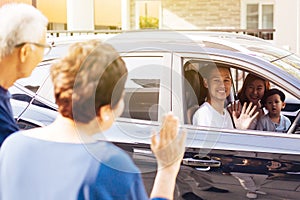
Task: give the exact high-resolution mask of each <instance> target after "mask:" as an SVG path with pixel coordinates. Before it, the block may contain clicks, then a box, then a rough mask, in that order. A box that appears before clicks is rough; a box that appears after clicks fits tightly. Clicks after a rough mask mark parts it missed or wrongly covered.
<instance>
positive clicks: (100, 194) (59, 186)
mask: <svg viewBox="0 0 300 200" xmlns="http://www.w3.org/2000/svg"><path fill="white" fill-rule="evenodd" d="M0 199H1V200H19V199H23V200H27V199H28V200H35V199H43V200H48V199H49V200H54V199H55V200H56V199H105V200H112V199H120V200H121V199H122V200H126V199H128V200H129V199H133V200H134V199H136V200H143V199H148V196H147V193H146V191H145V188H144V185H143V181H142V179H141V176H140V171H139V169H138V168H137V167H136V166H135V165H134V163H133V162H132V160H131V159H130V157H129V156H128V155H127V154H126V153H125V152H123V151H122V150H121V149H119V148H118V147H116V146H114V145H113V144H111V143H108V142H96V143H90V144H85V145H83V144H74V143H60V142H52V141H46V140H41V139H37V138H32V137H28V136H26V135H24V134H22V132H18V133H16V134H13V135H11V136H10V137H8V138H7V139H6V140H5V142H4V143H3V146H2V148H1V151H0ZM154 199H155V198H154ZM156 199H157V200H158V199H161V198H156Z"/></svg>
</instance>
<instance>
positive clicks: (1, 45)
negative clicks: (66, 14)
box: [0, 3, 48, 60]
mask: <svg viewBox="0 0 300 200" xmlns="http://www.w3.org/2000/svg"><path fill="white" fill-rule="evenodd" d="M47 24H48V19H47V18H46V17H45V16H44V15H43V14H42V13H41V12H40V11H39V10H37V9H36V8H34V7H33V6H31V5H29V4H24V3H9V4H5V5H3V6H2V7H0V60H1V59H2V58H3V57H5V56H7V55H9V54H11V53H12V52H13V50H14V48H15V46H16V45H17V44H20V43H23V42H39V41H40V40H41V39H42V37H43V34H44V32H45V28H46V26H47Z"/></svg>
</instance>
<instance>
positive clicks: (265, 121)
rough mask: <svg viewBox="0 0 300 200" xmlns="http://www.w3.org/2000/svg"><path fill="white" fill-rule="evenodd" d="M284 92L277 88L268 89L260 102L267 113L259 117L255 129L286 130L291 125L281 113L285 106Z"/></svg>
mask: <svg viewBox="0 0 300 200" xmlns="http://www.w3.org/2000/svg"><path fill="white" fill-rule="evenodd" d="M284 101H285V94H284V93H283V92H282V91H281V90H278V89H275V88H274V89H270V90H268V91H267V92H266V93H265V95H264V96H263V98H262V100H261V103H262V105H263V106H264V107H265V108H266V109H267V110H268V113H267V114H266V115H264V116H263V117H261V118H260V120H259V121H258V124H257V128H256V129H257V130H262V131H274V132H287V130H288V128H289V127H290V125H291V121H290V120H289V118H287V117H286V116H284V115H283V114H282V113H281V110H282V109H283V108H284V107H285V102H284Z"/></svg>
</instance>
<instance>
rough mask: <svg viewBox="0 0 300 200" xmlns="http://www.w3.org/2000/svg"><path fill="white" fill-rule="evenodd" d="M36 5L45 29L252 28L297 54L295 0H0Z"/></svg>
mask: <svg viewBox="0 0 300 200" xmlns="http://www.w3.org/2000/svg"><path fill="white" fill-rule="evenodd" d="M6 2H25V3H29V4H32V5H34V6H36V7H37V8H38V9H40V10H41V11H42V12H43V13H44V14H45V15H46V16H47V17H48V19H49V22H50V23H49V27H48V29H49V30H57V31H61V30H69V31H76V30H77V31H78V30H82V31H93V30H99V29H101V30H103V29H104V30H112V29H117V30H137V29H143V28H151V29H168V30H183V29H185V30H218V31H220V30H222V31H233V32H247V33H249V32H255V31H258V33H259V35H257V36H259V37H262V38H268V39H272V41H273V42H274V43H276V44H278V45H280V46H283V47H285V48H287V49H289V50H291V51H293V52H295V53H297V54H299V55H300V0H285V1H283V0H222V1H221V0H109V1H107V0H51V1H49V0H0V4H3V3H6Z"/></svg>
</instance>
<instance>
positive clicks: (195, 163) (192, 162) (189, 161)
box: [182, 158, 221, 168]
mask: <svg viewBox="0 0 300 200" xmlns="http://www.w3.org/2000/svg"><path fill="white" fill-rule="evenodd" d="M182 162H183V164H184V165H187V166H190V167H206V168H211V167H220V166H221V162H220V161H217V160H213V159H210V160H202V159H195V158H184V159H183V160H182Z"/></svg>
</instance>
